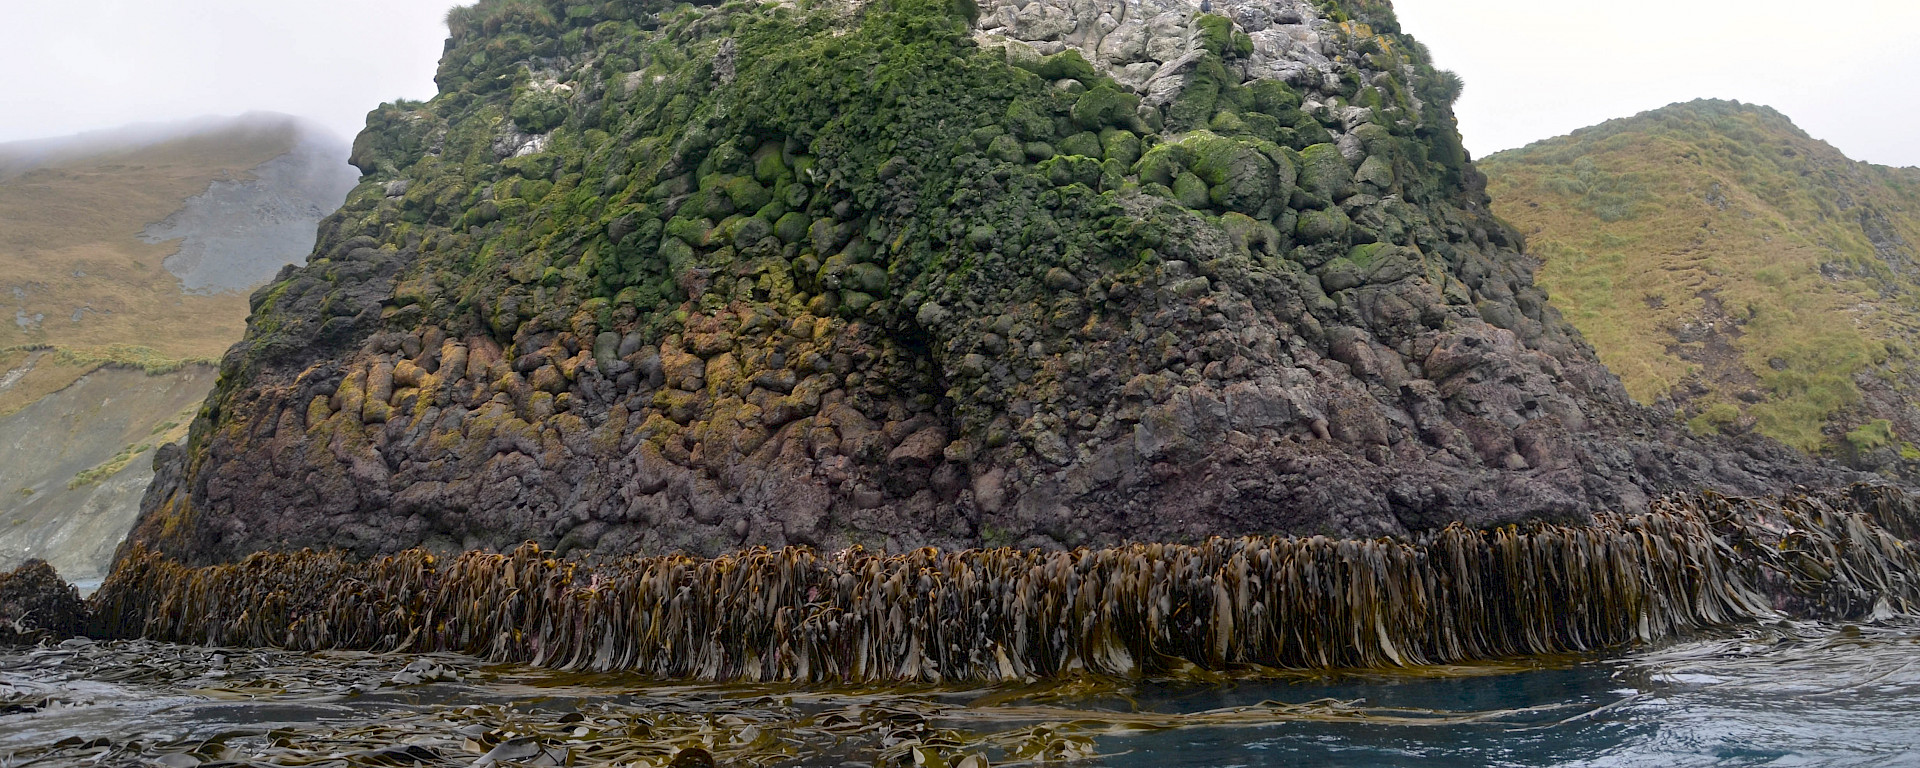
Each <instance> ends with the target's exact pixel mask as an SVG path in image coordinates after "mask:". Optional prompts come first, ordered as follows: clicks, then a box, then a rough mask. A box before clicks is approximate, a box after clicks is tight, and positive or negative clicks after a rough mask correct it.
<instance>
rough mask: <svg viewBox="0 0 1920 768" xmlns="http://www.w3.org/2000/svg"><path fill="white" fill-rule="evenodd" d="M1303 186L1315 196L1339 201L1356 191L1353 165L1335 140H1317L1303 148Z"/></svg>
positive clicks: (1301, 173)
mask: <svg viewBox="0 0 1920 768" xmlns="http://www.w3.org/2000/svg"><path fill="white" fill-rule="evenodd" d="M1300 189H1301V190H1303V191H1305V192H1306V193H1307V194H1310V195H1313V196H1315V197H1320V198H1324V199H1327V200H1332V201H1335V202H1338V201H1340V200H1345V199H1346V198H1347V197H1348V196H1350V195H1352V194H1353V167H1352V166H1349V165H1347V158H1346V157H1344V156H1342V155H1341V154H1340V148H1339V147H1336V146H1334V145H1332V144H1315V145H1313V146H1310V147H1307V148H1306V149H1303V150H1301V151H1300Z"/></svg>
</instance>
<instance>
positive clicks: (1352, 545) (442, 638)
mask: <svg viewBox="0 0 1920 768" xmlns="http://www.w3.org/2000/svg"><path fill="white" fill-rule="evenodd" d="M1915 504H1916V502H1915V501H1914V500H1913V499H1910V498H1908V497H1906V496H1905V495H1904V494H1902V493H1901V492H1899V491H1897V490H1894V489H1889V488H1880V487H1867V486H1861V487H1856V488H1854V489H1851V490H1849V491H1846V492H1839V493H1828V494H1821V495H1805V496H1790V497H1783V498H1780V499H1748V498H1732V497H1726V496H1722V495H1719V494H1715V493H1711V492H1702V493H1696V494H1686V495H1677V496H1672V497H1668V498H1665V499H1662V500H1660V501H1658V502H1656V503H1654V504H1653V505H1652V506H1651V507H1650V508H1649V510H1648V511H1646V512H1644V513H1640V514H1632V515H1622V514H1615V515H1602V516H1599V517H1597V518H1596V519H1595V520H1594V521H1592V522H1591V523H1590V524H1584V525H1572V526H1566V525H1549V524H1534V525H1531V526H1527V527H1518V526H1508V527H1503V528H1497V529H1492V530H1473V529H1469V528H1467V527H1464V526H1461V525H1457V524H1456V525H1452V526H1449V527H1446V528H1443V529H1440V530H1436V531H1432V532H1429V533H1427V534H1425V535H1422V536H1420V537H1419V538H1417V539H1374V540H1344V539H1332V538H1327V537H1324V536H1313V537H1256V538H1241V539H1213V540H1210V541H1207V542H1204V543H1201V544H1195V545H1179V544H1134V545H1129V546H1122V547H1115V548H1109V549H1080V550H1073V551H1043V550H1013V549H993V550H970V551H964V552H939V551H935V550H932V549H921V550H915V551H912V552H906V553H902V554H896V555H883V554H878V553H873V552H868V551H864V550H861V549H858V548H855V549H850V550H847V551H843V552H839V553H833V554H824V553H819V552H815V551H812V550H809V549H804V548H790V549H782V550H767V549H751V550H747V551H743V552H740V553H737V554H734V555H729V556H723V557H716V558H711V559H701V558H693V557H687V556H679V555H672V556H657V557H629V558H624V559H619V560H614V561H609V562H583V561H569V560H563V559H559V558H556V557H554V556H553V554H552V553H550V552H546V551H543V550H541V549H540V548H539V547H537V546H534V545H532V544H528V545H523V546H522V547H520V548H518V549H516V550H514V551H512V552H508V553H504V554H499V553H484V552H468V553H465V554H463V555H460V556H458V557H456V558H453V559H452V560H451V561H442V560H441V559H439V558H436V557H434V556H433V555H431V554H429V553H427V552H424V551H418V550H415V551H407V552H402V553H399V554H396V555H392V556H389V557H383V558H378V559H374V560H370V561H354V560H351V559H349V558H347V557H346V556H344V555H342V554H339V553H322V552H311V551H302V552H295V553H277V554H276V553H265V554H256V555H253V556H250V557H248V558H246V559H245V560H243V561H241V562H238V563H234V564H228V565H215V566H206V567H199V568H192V567H187V566H184V565H181V564H180V563H177V562H174V561H171V560H169V559H167V558H164V557H162V556H159V555H157V554H155V553H153V552H150V551H144V550H140V549H137V548H136V549H134V550H133V551H132V552H130V553H129V555H128V556H127V557H126V558H125V559H124V560H123V561H122V562H121V563H120V565H119V567H118V568H116V569H115V571H114V573H113V575H112V576H111V577H110V578H109V579H108V580H107V582H106V583H105V584H104V585H103V586H102V587H101V589H100V591H99V592H98V593H97V594H96V595H95V597H94V598H93V600H92V608H93V612H94V616H93V622H94V623H93V632H94V634H95V635H96V636H99V637H118V638H133V637H144V638H151V639H157V640H168V641H177V642H188V643H198V644H205V645H213V646H272V647H279V648H286V649H292V650H302V651H307V650H321V649H362V650H378V651H394V650H405V651H411V652H434V651H451V652H457V653H463V654H470V655H474V656H479V657H483V658H486V659H490V660H494V661H504V662H521V663H529V664H534V665H540V666H547V667H553V668H558V669H562V670H578V671H590V672H608V671H616V670H621V671H631V672H636V673H639V674H641V675H644V676H647V677H652V678H661V679H681V680H699V681H748V682H773V681H779V682H796V683H809V684H822V683H825V684H850V685H868V684H901V683H934V684H945V683H962V682H965V683H1001V682H1010V681H1030V680H1041V679H1052V678H1059V677H1066V676H1072V675H1077V674H1089V675H1104V676H1115V677H1121V678H1136V677H1143V676H1144V677H1183V676H1186V677H1191V676H1204V675H1206V674H1209V673H1213V672H1241V673H1245V672H1253V673H1258V672H1260V671H1261V670H1283V669H1350V668H1382V667H1415V666H1423V665H1436V664H1455V663H1462V662H1469V661H1474V660H1485V659H1499V658H1507V657H1514V656H1525V655H1541V654H1559V653H1580V652H1587V651H1596V650H1601V649H1606V648H1612V647H1617V646H1620V645H1624V644H1630V643H1636V642H1639V643H1645V642H1652V641H1656V640H1660V639H1663V638H1671V637H1675V636H1678V635H1681V634H1683V633H1686V632H1689V631H1693V630H1697V629H1701V628H1707V627H1716V626H1725V625H1730V624H1736V623H1741V622H1750V621H1755V620H1764V619H1771V618H1778V617H1782V616H1805V617H1816V618H1841V619H1845V618H1857V617H1862V616H1871V615H1886V614H1891V613H1908V612H1912V611H1913V609H1914V607H1915V606H1916V605H1917V604H1920V582H1917V581H1916V578H1917V577H1920V567H1917V566H1920V561H1917V560H1916V556H1915V554H1914V552H1913V550H1912V548H1911V545H1910V544H1909V543H1908V542H1906V541H1905V540H1903V538H1902V537H1901V536H1897V535H1895V534H1894V533H1893V532H1891V531H1911V530H1913V527H1914V526H1915V521H1916V520H1920V514H1916V511H1915Z"/></svg>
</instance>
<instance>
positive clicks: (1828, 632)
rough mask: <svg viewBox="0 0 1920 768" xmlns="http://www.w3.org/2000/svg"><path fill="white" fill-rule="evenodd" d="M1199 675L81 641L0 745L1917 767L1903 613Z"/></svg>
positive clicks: (472, 758)
mask: <svg viewBox="0 0 1920 768" xmlns="http://www.w3.org/2000/svg"><path fill="white" fill-rule="evenodd" d="M1190 677H1191V678H1192V679H1188V680H1183V681H1181V682H1148V683H1142V682H1137V681H1136V682H1127V681H1111V680H1097V679H1083V680H1071V681H1066V682H1060V683H1050V684H1045V685H1034V686H1029V687H1003V688H995V689H985V690H982V689H948V688H940V687H923V688H911V689H894V690H886V691H872V690H861V691H852V690H821V689H817V688H816V689H809V688H800V687H795V686H743V685H725V686H718V685H667V684H661V683H658V682H653V681H647V680H641V679H635V678H631V677H627V676H622V675H606V674H598V675H596V674H585V673H577V672H564V671H555V670H546V669H535V668H528V667H523V666H515V665H498V664H488V663H485V662H483V661H481V660H477V659H472V658H467V657H461V656H452V655H444V654H434V655H418V654H364V653H326V654H298V653H288V652H281V651H262V650H236V649H212V648H197V647H190V646H179V645H167V644H157V643H145V642H119V643H90V642H86V641H79V640H76V641H69V642H68V643H67V644H64V645H60V646H43V647H39V648H18V649H13V650H10V651H5V652H4V653H0V766H26V765H34V766H110V765H143V766H166V767H167V768H192V767H193V766H201V765H268V764H273V765H315V766H319V765H325V766H401V765H429V766H438V765H448V766H454V765H457V766H492V765H501V766H505V765H680V766H695V765H709V764H714V765H720V766H779V765H805V766H813V765H823V766H853V765H858V766H868V765H903V766H915V765H921V766H927V765H931V766H955V767H956V768H958V767H961V766H964V767H966V768H978V767H979V766H982V765H995V766H1004V765H1038V764H1065V765H1087V766H1115V767H1121V766H1128V767H1133V766H1138V767H1142V768H1147V767H1151V768H1175V767H1178V766H1920V624H1916V623H1913V622H1910V621H1900V622H1894V623H1883V624H1870V625H1829V624H1815V623H1781V624H1777V625H1772V626H1762V627H1747V628H1741V629H1737V630H1727V631H1724V632H1721V633H1718V634H1715V635H1712V636H1706V637H1698V638H1693V639H1689V640H1687V641H1684V642H1678V643H1672V644H1667V645H1663V646H1660V647H1656V648H1646V649H1637V650H1632V651H1628V652H1624V653H1620V654H1617V655H1610V656H1598V657H1580V658H1551V659H1530V660H1521V661H1514V662H1506V663H1500V664H1484V665H1472V666H1464V667H1444V668H1423V669H1415V670H1405V671H1395V672H1390V673H1381V672H1366V673H1330V674H1314V675H1304V674H1289V675H1281V676H1272V675H1270V676H1268V677H1266V678H1263V679H1238V680H1228V679H1206V678H1203V677H1201V676H1199V675H1194V676H1190ZM708 758H711V760H712V761H713V762H712V763H709V762H704V760H706V759H708ZM676 760H677V761H678V762H676Z"/></svg>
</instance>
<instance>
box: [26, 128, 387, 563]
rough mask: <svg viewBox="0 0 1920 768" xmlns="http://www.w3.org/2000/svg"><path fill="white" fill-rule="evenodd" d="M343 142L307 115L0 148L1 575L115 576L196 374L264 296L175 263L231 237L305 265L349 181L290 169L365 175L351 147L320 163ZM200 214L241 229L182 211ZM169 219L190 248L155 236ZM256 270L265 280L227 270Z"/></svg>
mask: <svg viewBox="0 0 1920 768" xmlns="http://www.w3.org/2000/svg"><path fill="white" fill-rule="evenodd" d="M326 142H327V140H326V139H325V138H324V137H320V136H318V135H317V134H315V133H313V132H312V131H310V130H309V129H307V128H305V127H304V126H303V125H302V124H301V123H300V122H299V121H297V120H295V119H293V118H289V117H285V116H278V115H249V116H246V117H242V118H219V119H213V118H209V119H205V120H200V121H194V122H192V123H184V124H179V125H168V126H140V127H134V128H127V129H120V130H116V131H109V132H102V133H99V134H91V135H85V136H80V137H73V138H63V139H51V140H40V141H31V142H17V143H12V144H0V468H4V469H3V470H0V567H5V568H11V567H12V566H13V565H14V564H16V563H17V562H18V561H20V560H21V559H24V558H26V557H44V558H47V559H49V560H52V561H53V562H55V563H56V564H57V565H58V566H59V568H60V569H61V572H62V573H63V574H66V575H68V576H69V577H79V578H86V577H89V576H92V577H98V576H99V575H100V573H101V572H103V569H104V568H105V566H106V563H107V558H108V557H110V556H111V554H112V551H113V549H114V547H115V546H116V545H117V543H118V542H119V540H120V538H121V536H123V535H124V533H125V531H126V529H127V527H128V526H129V525H130V524H131V522H132V519H133V516H134V514H135V513H136V512H137V510H138V507H139V499H140V495H141V493H142V492H144V489H145V486H146V484H147V482H148V480H149V479H150V478H151V476H152V473H151V471H150V469H149V467H150V465H151V459H152V453H151V452H152V451H153V450H154V449H155V448H157V447H158V446H161V445H165V444H167V443H171V442H174V441H176V440H178V439H180V438H181V437H182V436H183V435H184V433H185V425H186V424H187V423H188V422H189V421H190V420H191V416H192V413H193V411H194V410H195V409H196V408H197V406H198V404H199V403H200V401H201V400H202V399H204V397H205V395H206V392H207V390H208V388H209V387H211V385H212V380H213V375H212V371H211V368H209V367H207V366H205V365H197V364H196V363H204V362H210V361H212V360H214V359H216V358H218V357H220V355H221V354H222V353H224V352H225V351H226V349H227V347H228V346H229V345H231V344H232V343H233V342H234V341H236V340H238V339H239V338H240V336H241V332H242V330H243V329H244V327H245V324H246V318H247V313H248V306H247V293H246V291H244V290H241V291H213V290H197V291H196V290H189V289H188V286H186V285H184V284H183V281H182V278H181V277H180V275H179V273H180V271H181V270H180V269H177V268H175V267H174V266H173V265H170V264H169V263H168V259H169V257H173V256H175V255H176V254H177V253H179V252H181V251H182V248H183V243H189V244H190V243H194V242H196V241H195V238H200V241H201V242H204V241H206V240H207V239H208V238H209V237H215V238H227V241H226V242H219V243H215V245H225V244H227V243H230V242H239V243H241V244H242V246H252V245H256V244H257V245H259V246H260V247H258V248H257V249H256V248H251V247H241V248H239V250H242V251H245V252H247V253H249V254H254V253H257V254H258V258H256V259H254V261H256V262H262V263H266V266H265V267H264V269H266V270H268V273H269V274H270V273H271V270H272V269H274V268H277V266H278V263H267V262H271V260H272V259H282V260H284V259H286V258H287V256H288V254H304V253H305V252H306V250H307V249H308V248H309V247H310V246H311V243H312V240H311V238H312V236H313V235H312V233H313V231H314V229H313V224H314V222H316V221H317V220H318V219H319V217H320V216H321V215H324V213H325V211H319V210H312V209H314V208H316V207H317V206H319V205H320V203H319V202H317V201H318V200H321V199H324V198H325V197H326V196H327V195H329V194H332V192H330V191H327V190H330V189H332V188H333V187H334V186H337V184H338V182H337V179H333V180H328V179H325V178H320V179H312V178H308V177H304V176H300V175H298V174H297V173H296V174H292V175H289V174H288V173H287V172H286V171H285V170H284V167H285V166H287V165H288V163H287V162H284V161H283V160H281V159H283V158H296V159H297V160H298V162H294V163H292V165H293V167H294V169H295V170H296V171H298V170H300V169H305V168H309V167H314V168H319V169H320V170H321V171H323V172H322V173H319V174H318V176H321V177H325V176H328V175H329V174H327V173H324V171H325V170H326V169H327V168H328V167H329V162H330V165H331V166H333V167H337V169H338V170H337V172H335V173H334V174H332V175H334V176H338V175H339V174H340V173H344V174H346V175H348V176H349V177H350V176H352V175H353V172H352V171H351V169H349V168H347V167H346V166H345V162H344V161H345V155H346V148H345V146H344V145H341V146H340V147H339V148H338V152H337V157H334V158H332V159H331V160H330V161H328V160H326V159H325V158H322V159H320V160H310V158H312V157H313V156H314V155H315V153H319V154H322V155H324V154H325V150H323V149H316V148H317V147H322V146H324V145H325V143H326ZM301 163H307V164H306V165H302V164H301ZM272 173H279V174H280V175H279V176H278V177H276V178H274V179H269V180H267V181H264V182H262V183H258V184H256V183H253V182H255V181H256V180H258V179H260V178H261V177H262V176H263V175H266V174H272ZM302 184H306V185H307V187H310V188H302V187H301V185H302ZM309 192H310V193H311V194H304V193H309ZM216 193H218V196H217V197H216ZM342 194H344V190H342ZM209 200H212V204H211V206H210V205H209V203H208V201H209ZM337 202H338V198H335V199H334V203H335V204H337ZM196 204H198V205H199V206H200V207H201V208H208V207H214V208H220V207H221V206H224V208H220V210H216V211H215V213H218V214H225V216H226V217H225V218H220V217H218V216H215V217H208V216H198V217H191V216H182V215H181V212H183V211H185V212H192V211H194V210H195V205H196ZM309 211H311V212H310V213H309ZM302 216H305V219H304V224H305V226H304V227H301V226H299V225H300V224H301V223H302V220H301V218H300V217H302ZM160 222H170V223H172V224H173V226H170V227H168V228H167V229H166V231H168V232H170V233H172V232H178V233H179V236H177V237H174V239H164V240H163V239H161V238H160V237H155V236H153V234H152V232H153V228H154V226H155V225H156V223H160ZM302 230H303V234H302ZM289 233H292V234H291V235H290V234H289ZM143 235H144V236H143ZM169 236H170V237H173V236H172V235H169ZM295 240H299V242H294V241H295ZM150 241H157V242H150ZM203 250H204V248H203ZM229 250H232V248H229ZM217 255H218V254H217ZM263 260H264V261H263ZM241 267H245V268H247V269H250V270H253V271H258V270H259V269H260V268H261V267H260V265H259V264H254V263H248V264H241V265H239V266H238V267H233V266H231V260H228V261H220V262H218V263H217V264H216V268H219V269H227V270H228V271H229V272H233V273H234V274H242V273H241V272H239V271H236V270H239V269H240V268H241ZM245 274H246V275H251V272H246V273H245ZM249 279H252V280H254V281H255V282H257V281H258V278H249ZM143 374H145V375H143Z"/></svg>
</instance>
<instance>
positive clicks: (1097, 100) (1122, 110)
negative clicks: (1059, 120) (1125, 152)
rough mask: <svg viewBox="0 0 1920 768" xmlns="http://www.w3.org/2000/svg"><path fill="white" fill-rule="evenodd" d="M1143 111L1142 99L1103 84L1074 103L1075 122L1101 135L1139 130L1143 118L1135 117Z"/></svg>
mask: <svg viewBox="0 0 1920 768" xmlns="http://www.w3.org/2000/svg"><path fill="white" fill-rule="evenodd" d="M1139 109H1140V97H1138V96H1135V95H1133V94H1131V93H1127V92H1125V91H1122V90H1120V89H1119V88H1116V87H1114V86H1113V85H1112V84H1111V83H1101V84H1100V85H1099V86H1098V87H1095V88H1093V89H1091V90H1088V91H1087V92H1086V93H1083V94H1080V98H1079V99H1078V100H1076V101H1074V103H1073V122H1074V123H1075V124H1076V125H1079V126H1080V127H1081V128H1084V129H1086V130H1089V131H1098V130H1102V129H1105V128H1109V127H1119V128H1135V127H1138V128H1139V129H1140V130H1143V131H1144V130H1145V127H1144V126H1140V125H1139V122H1140V117H1139V115H1137V114H1135V113H1136V112H1138V111H1139Z"/></svg>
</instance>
